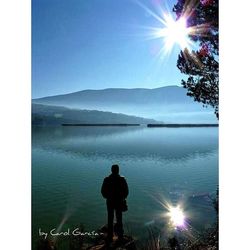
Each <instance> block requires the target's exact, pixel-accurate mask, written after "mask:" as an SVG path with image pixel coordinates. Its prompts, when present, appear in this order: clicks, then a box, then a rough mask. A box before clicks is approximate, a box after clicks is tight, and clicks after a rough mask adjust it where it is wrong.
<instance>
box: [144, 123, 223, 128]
mask: <svg viewBox="0 0 250 250" xmlns="http://www.w3.org/2000/svg"><path fill="white" fill-rule="evenodd" d="M218 126H219V124H148V125H147V127H149V128H165V127H166V128H182V127H183V128H193V127H218Z"/></svg>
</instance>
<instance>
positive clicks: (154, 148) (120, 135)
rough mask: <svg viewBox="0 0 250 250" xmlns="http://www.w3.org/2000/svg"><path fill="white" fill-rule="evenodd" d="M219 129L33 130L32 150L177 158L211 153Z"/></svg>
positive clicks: (35, 128)
mask: <svg viewBox="0 0 250 250" xmlns="http://www.w3.org/2000/svg"><path fill="white" fill-rule="evenodd" d="M217 136H218V135H217V128H178V129H175V128H174V129H171V128H146V127H139V128H138V127H135V128H132V127H130V128H114V127H107V128H97V127H90V128H89V127H87V128H86V127H34V128H33V136H32V146H33V148H43V149H46V150H49V151H53V150H56V151H61V152H64V153H67V154H74V155H75V156H76V157H77V156H79V157H96V156H98V157H104V158H110V160H112V159H113V158H114V157H117V156H119V157H122V158H127V157H132V158H152V159H176V160H180V159H182V158H190V157H197V156H199V155H200V154H209V153H211V152H212V151H214V150H216V149H217V147H218V141H217Z"/></svg>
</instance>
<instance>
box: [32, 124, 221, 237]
mask: <svg viewBox="0 0 250 250" xmlns="http://www.w3.org/2000/svg"><path fill="white" fill-rule="evenodd" d="M115 163H117V164H119V166H120V173H121V175H124V176H125V177H126V179H127V182H128V185H129V191H130V193H129V197H128V199H127V201H128V207H129V210H128V212H126V213H124V224H125V231H127V230H129V231H130V232H132V233H133V235H136V236H137V237H138V238H139V239H140V238H141V239H143V237H145V232H147V227H148V226H149V225H151V226H159V225H165V224H167V219H166V218H165V217H163V216H162V215H163V214H164V213H166V209H165V208H164V206H162V204H161V202H162V201H168V202H171V203H173V204H178V203H181V204H182V205H183V209H184V210H185V215H186V217H187V218H188V221H189V224H190V225H191V226H192V227H193V228H195V230H198V231H199V230H203V229H205V228H208V227H209V226H211V225H212V224H213V222H214V220H215V218H216V213H215V210H214V208H213V206H212V202H211V199H210V198H209V197H214V196H215V193H216V189H217V185H218V128H147V127H124V128H123V127H60V126H59V127H33V128H32V224H33V226H32V234H33V239H37V238H38V231H39V228H40V229H42V230H44V231H49V230H51V229H52V228H56V227H58V226H59V224H63V228H66V229H67V228H73V229H74V228H75V227H77V226H78V225H79V224H80V223H83V224H84V226H85V229H86V231H92V230H96V229H98V228H100V227H101V226H102V225H104V224H105V223H106V206H105V200H104V199H103V198H102V196H101V194H100V189H101V185H102V182H103V178H104V177H105V176H107V175H109V174H110V167H111V165H112V164H115Z"/></svg>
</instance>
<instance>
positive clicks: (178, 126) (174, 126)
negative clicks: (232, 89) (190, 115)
mask: <svg viewBox="0 0 250 250" xmlns="http://www.w3.org/2000/svg"><path fill="white" fill-rule="evenodd" d="M61 125H62V126H80V127H109V126H111V127H126V126H141V125H142V126H143V125H144V126H147V127H148V128H182V127H183V128H193V127H218V126H219V124H205V123H204V124H182V123H175V124H153V123H152V124H151V123H150V124H139V123H62V124H61Z"/></svg>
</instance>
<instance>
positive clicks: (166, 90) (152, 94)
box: [32, 86, 216, 123]
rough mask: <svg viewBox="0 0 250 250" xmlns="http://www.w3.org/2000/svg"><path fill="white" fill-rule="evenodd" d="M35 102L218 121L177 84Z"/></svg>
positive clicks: (173, 119) (165, 118) (169, 118)
mask: <svg viewBox="0 0 250 250" xmlns="http://www.w3.org/2000/svg"><path fill="white" fill-rule="evenodd" d="M32 101H33V103H37V104H46V105H56V106H64V107H69V108H77V109H87V110H99V111H109V112H115V113H123V114H128V115H134V116H139V117H147V118H152V119H157V120H162V121H164V122H174V123H175V122H176V123H178V122H179V123H181V122H184V123H185V122H186V123H189V122H203V123H206V122H208V123H209V122H216V119H215V116H214V114H213V110H212V109H211V108H209V109H207V108H204V107H202V105H201V104H200V103H197V102H194V101H193V99H192V98H191V97H189V96H187V95H186V89H184V88H182V87H178V86H166V87H161V88H155V89H145V88H135V89H122V88H111V89H103V90H83V91H79V92H74V93H70V94H64V95H56V96H49V97H44V98H38V99H33V100H32Z"/></svg>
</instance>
